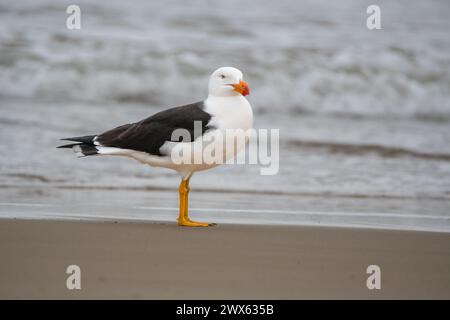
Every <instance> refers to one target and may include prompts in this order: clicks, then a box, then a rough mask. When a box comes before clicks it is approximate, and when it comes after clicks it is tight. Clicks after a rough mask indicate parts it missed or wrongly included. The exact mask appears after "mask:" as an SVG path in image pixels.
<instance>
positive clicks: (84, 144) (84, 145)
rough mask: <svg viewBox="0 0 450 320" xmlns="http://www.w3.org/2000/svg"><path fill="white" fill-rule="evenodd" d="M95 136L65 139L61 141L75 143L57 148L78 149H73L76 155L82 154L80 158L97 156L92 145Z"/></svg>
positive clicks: (96, 151) (95, 149)
mask: <svg viewBox="0 0 450 320" xmlns="http://www.w3.org/2000/svg"><path fill="white" fill-rule="evenodd" d="M95 137H96V136H95V135H94V136H83V137H73V138H65V139H61V140H67V141H75V142H77V143H69V144H64V145H62V146H59V147H57V148H73V147H79V149H78V148H75V149H74V151H75V152H76V153H77V154H80V153H81V154H82V156H92V155H95V154H98V150H97V148H96V146H95V145H94V138H95Z"/></svg>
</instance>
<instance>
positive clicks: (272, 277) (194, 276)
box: [0, 218, 450, 299]
mask: <svg viewBox="0 0 450 320" xmlns="http://www.w3.org/2000/svg"><path fill="white" fill-rule="evenodd" d="M0 257H1V263H0V298H2V299H13V298H18V299H30V298H32V299H35V298H36V299H46V298H63V299H81V298H87V299H92V298H97V299H103V298H112V299H231V298H232V299H239V298H242V299H266V298H267V299H297V298H299V299H304V298H306V299H315V298H326V299H348V298H349V299H357V298H367V299H393V298H400V299H410V298H424V299H436V298H444V299H445V298H446V299H449V298H450V234H448V233H437V232H419V231H396V230H370V229H356V228H354V229H351V228H331V227H301V226H263V225H260V226H256V225H232V224H228V225H227V224H221V225H218V226H216V227H211V228H200V229H198V228H180V227H178V226H176V224H175V223H167V222H161V223H156V222H153V223H151V222H139V223H138V222H125V221H107V222H93V221H52V220H25V219H6V218H4V219H0ZM69 265H78V266H79V267H80V268H81V290H68V289H67V287H66V280H67V277H69V275H68V274H66V268H67V267H68V266H69ZM369 265H378V266H379V267H380V269H381V289H380V290H377V289H375V290H368V288H367V286H366V281H367V277H369V276H370V275H369V274H367V273H366V270H367V267H368V266H369Z"/></svg>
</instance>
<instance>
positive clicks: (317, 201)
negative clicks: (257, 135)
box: [0, 0, 450, 232]
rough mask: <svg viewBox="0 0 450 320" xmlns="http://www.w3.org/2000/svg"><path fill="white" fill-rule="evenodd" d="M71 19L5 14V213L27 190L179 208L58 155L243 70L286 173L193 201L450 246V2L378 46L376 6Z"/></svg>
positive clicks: (140, 184) (131, 170)
mask: <svg viewBox="0 0 450 320" xmlns="http://www.w3.org/2000/svg"><path fill="white" fill-rule="evenodd" d="M69 4H73V1H50V0H35V1H0V154H1V158H0V188H1V189H0V195H2V194H3V196H1V198H2V200H3V201H6V200H8V199H9V198H11V197H13V196H12V194H11V190H21V191H20V193H16V196H17V199H16V200H17V201H19V202H20V201H22V202H27V199H28V200H30V199H31V198H27V193H24V192H23V190H26V188H33V190H44V191H45V190H49V189H52V188H53V189H56V188H59V189H60V190H62V189H67V190H91V192H93V191H92V190H95V189H103V190H108V189H115V190H146V189H148V190H173V197H175V195H176V193H175V190H176V187H177V183H178V177H177V176H176V174H175V173H173V172H171V171H168V170H165V169H153V168H149V167H144V166H141V165H138V164H137V163H136V164H135V163H133V162H132V161H130V160H128V159H120V158H107V157H105V158H101V159H99V158H98V157H92V158H86V159H76V158H75V157H74V155H73V154H71V153H70V154H69V153H68V152H64V151H62V150H57V149H55V147H56V146H57V145H58V144H59V141H58V139H59V138H62V137H67V136H77V135H83V134H95V133H99V132H102V131H104V130H107V129H110V128H112V127H114V126H117V125H120V124H123V123H129V122H134V121H137V120H140V119H142V118H144V117H147V116H149V115H150V114H152V113H154V112H157V111H159V110H162V109H165V108H167V107H171V106H177V105H181V104H185V103H189V102H194V101H198V100H201V99H203V98H204V97H205V95H206V93H207V81H208V76H209V74H210V73H211V72H212V71H213V70H214V69H216V68H217V67H220V66H227V65H231V66H235V67H237V68H239V69H241V70H242V71H243V72H244V75H245V79H246V81H247V82H249V84H250V87H251V89H252V94H251V95H250V96H249V100H250V102H251V104H252V106H253V109H254V113H255V126H256V127H257V128H279V129H280V138H281V141H280V171H279V174H278V175H275V176H261V175H260V174H259V167H258V166H255V165H254V166H223V167H220V168H218V169H215V170H212V171H209V172H204V173H199V174H197V175H196V176H195V179H194V180H193V182H192V187H193V189H194V190H197V191H204V193H205V195H206V194H210V192H213V194H216V203H215V205H216V206H217V207H219V208H220V207H222V208H225V207H229V206H231V207H233V198H232V197H231V199H230V196H226V197H224V198H223V199H224V200H221V198H220V197H221V196H220V193H214V191H221V192H223V193H228V194H235V195H237V196H238V195H239V196H241V197H245V199H246V202H245V203H246V205H243V204H242V203H241V204H236V208H235V210H237V212H238V211H239V210H240V208H241V207H243V206H244V207H245V206H247V209H248V208H251V209H252V210H255V212H256V211H258V209H266V210H269V213H267V214H268V215H270V216H271V217H272V219H273V220H277V221H280V220H281V221H287V223H289V221H290V220H289V219H286V217H284V216H283V215H282V214H281V213H280V212H279V210H280V208H281V207H283V206H287V208H286V207H285V208H284V210H285V211H289V212H290V213H289V214H290V215H294V216H295V215H298V216H299V217H300V216H301V215H302V214H304V216H303V218H302V219H303V220H302V223H305V221H306V220H307V217H309V216H305V215H306V213H305V212H308V215H309V214H314V212H317V214H318V215H320V212H328V213H332V212H335V213H336V214H334V215H333V218H332V219H329V220H327V221H325V222H324V223H325V224H331V225H334V224H339V222H342V221H345V224H346V225H358V226H361V225H364V224H366V225H368V226H377V225H382V226H387V227H389V226H391V227H398V228H406V229H423V230H440V231H447V232H449V231H450V37H449V30H450V20H449V19H448V17H449V16H450V2H449V1H446V0H442V1H437V0H432V1H377V4H378V5H379V6H380V7H381V19H382V29H381V30H373V31H370V30H368V29H367V27H366V18H367V14H366V8H367V7H368V6H369V5H370V4H372V2H371V1H359V0H354V1H347V0H346V1H322V0H320V1H317V0H314V1H313V0H311V1H308V0H301V1H294V0H289V1H288V0H281V1H264V0H258V1H252V0H247V1H236V0H227V1H200V0H195V1H148V0H145V1H143V0H142V1H141V0H139V1H137V0H136V1H118V0H114V1H103V2H99V1H97V2H94V1H81V0H80V1H76V4H77V5H79V6H80V7H81V11H82V14H81V19H82V22H81V23H82V29H81V30H68V29H67V28H66V25H65V22H66V18H67V16H68V15H67V14H66V12H65V11H66V8H67V6H68V5H69ZM102 195H103V193H102ZM277 197H278V198H277ZM283 197H288V198H289V201H288V200H285V198H283ZM50 198H51V197H50ZM262 199H264V200H262ZM267 199H269V200H270V199H273V201H268V200H267ZM280 199H282V200H280ZM305 199H307V200H305ZM31 200H32V201H38V200H36V198H35V194H34V196H33V197H32V199H31ZM31 200H30V201H31ZM47 200H48V199H47ZM204 200H205V201H206V199H204ZM49 201H50V200H49ZM198 201H199V202H198V207H201V206H202V202H201V196H199V200H198ZM283 204H284V205H283ZM2 208H3V209H2ZM248 210H250V209H248ZM277 210H278V211H277ZM0 211H1V212H2V214H3V216H8V215H9V214H10V212H11V211H10V209H9V207H8V206H6V207H5V206H3V207H2V206H1V205H0ZM272 211H273V212H272ZM242 212H243V213H242V215H241V216H245V217H246V219H249V215H250V216H251V213H250V212H246V213H245V212H244V211H242ZM277 212H278V213H277ZM302 212H303V213H302ZM341 212H345V214H340V213H341ZM39 214H41V213H36V215H39ZM124 214H125V213H124ZM365 214H366V215H365ZM94 216H95V214H94ZM365 216H366V217H371V218H367V219H365V218H364V217H365ZM151 217H152V216H151V212H150V213H149V215H148V218H150V219H151ZM305 217H306V218H305ZM373 217H376V219H375V220H374V219H373ZM233 219H234V220H233ZM233 219H231V221H239V219H238V218H236V219H235V218H233ZM250 220H251V219H250ZM256 220H257V219H256ZM269 220H270V219H269ZM294 220H295V219H294ZM224 221H226V218H224ZM264 221H265V220H264ZM352 221H353V222H354V221H358V223H352ZM256 222H257V221H256ZM269 222H270V221H269ZM306 222H307V221H306Z"/></svg>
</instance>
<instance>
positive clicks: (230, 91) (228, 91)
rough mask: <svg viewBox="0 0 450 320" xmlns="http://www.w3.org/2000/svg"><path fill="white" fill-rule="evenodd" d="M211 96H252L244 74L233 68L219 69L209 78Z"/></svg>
mask: <svg viewBox="0 0 450 320" xmlns="http://www.w3.org/2000/svg"><path fill="white" fill-rule="evenodd" d="M209 94H210V95H213V96H216V97H229V96H236V95H243V96H246V95H248V94H250V89H249V87H248V85H247V83H246V82H245V81H244V80H243V76H242V72H241V71H240V70H238V69H236V68H233V67H222V68H219V69H217V70H216V71H214V72H213V73H212V75H211V76H210V77H209Z"/></svg>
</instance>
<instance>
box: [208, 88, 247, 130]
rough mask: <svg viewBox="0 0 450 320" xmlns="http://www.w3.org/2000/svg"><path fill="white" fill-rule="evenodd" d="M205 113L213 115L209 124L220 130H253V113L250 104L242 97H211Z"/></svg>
mask: <svg viewBox="0 0 450 320" xmlns="http://www.w3.org/2000/svg"><path fill="white" fill-rule="evenodd" d="M205 111H206V112H208V113H209V114H211V116H212V118H211V121H210V122H209V125H210V126H213V127H215V128H217V129H219V130H224V129H242V130H248V129H251V128H253V112H252V107H251V106H250V103H249V102H248V101H247V99H245V98H244V97H243V96H241V95H236V96H231V97H216V96H209V97H208V98H207V99H206V100H205Z"/></svg>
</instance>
